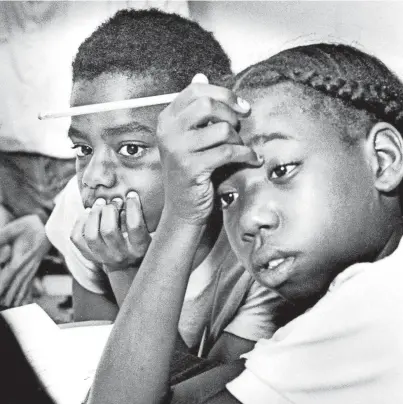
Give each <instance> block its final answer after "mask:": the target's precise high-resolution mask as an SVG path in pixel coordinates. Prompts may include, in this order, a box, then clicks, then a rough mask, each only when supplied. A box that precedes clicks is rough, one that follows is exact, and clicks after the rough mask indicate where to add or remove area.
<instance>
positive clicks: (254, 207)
mask: <svg viewBox="0 0 403 404" xmlns="http://www.w3.org/2000/svg"><path fill="white" fill-rule="evenodd" d="M279 224H280V218H279V215H278V212H277V209H276V208H275V204H274V202H273V201H272V200H271V199H270V198H269V195H268V194H267V192H265V191H260V192H255V193H253V194H248V196H247V201H246V203H244V204H243V207H242V211H241V216H240V220H239V225H240V230H241V237H242V240H243V241H246V242H249V241H253V240H254V238H255V237H256V236H257V235H258V234H259V233H260V232H261V231H262V230H266V231H269V232H272V231H275V230H276V229H277V228H278V226H279Z"/></svg>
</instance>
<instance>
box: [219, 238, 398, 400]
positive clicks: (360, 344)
mask: <svg viewBox="0 0 403 404" xmlns="http://www.w3.org/2000/svg"><path fill="white" fill-rule="evenodd" d="M402 263H403V241H401V242H400V245H399V247H398V249H397V250H396V251H395V252H394V253H393V254H392V255H390V256H388V257H386V258H384V259H382V260H380V261H377V262H375V263H361V264H355V265H353V266H351V267H349V268H347V269H346V270H345V271H343V272H342V273H341V274H339V275H338V276H337V277H336V278H335V280H334V281H333V283H332V285H331V287H330V288H329V291H328V293H327V294H326V295H325V296H324V297H323V298H322V299H321V300H320V301H319V302H318V303H317V304H316V305H315V306H314V307H313V308H312V309H310V310H309V311H307V312H306V313H305V314H303V315H301V316H299V317H298V318H296V319H295V320H293V321H291V322H290V323H288V324H287V325H286V326H285V327H282V328H280V329H279V330H277V332H276V333H275V334H274V335H273V337H272V338H271V339H269V340H268V339H262V340H259V341H258V342H257V344H256V346H255V348H254V349H253V350H252V351H251V352H249V353H248V354H246V355H245V357H246V358H247V361H246V370H245V371H244V372H243V373H242V374H241V375H240V376H239V377H238V378H236V379H235V380H233V381H232V382H230V383H228V384H227V388H228V390H229V391H230V392H231V393H232V394H233V395H234V396H235V397H236V398H237V399H238V400H239V401H240V402H241V403H243V404H249V403H250V404H286V403H287V404H290V403H294V404H308V403H309V404H316V403H317V404H340V403H346V404H380V403H385V404H386V403H403V293H402V285H403V271H402Z"/></svg>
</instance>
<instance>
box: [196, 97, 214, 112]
mask: <svg viewBox="0 0 403 404" xmlns="http://www.w3.org/2000/svg"><path fill="white" fill-rule="evenodd" d="M197 107H198V109H199V110H200V111H203V112H204V113H207V112H211V110H212V109H213V100H212V99H211V98H210V97H207V96H202V97H200V98H199V99H198V100H197Z"/></svg>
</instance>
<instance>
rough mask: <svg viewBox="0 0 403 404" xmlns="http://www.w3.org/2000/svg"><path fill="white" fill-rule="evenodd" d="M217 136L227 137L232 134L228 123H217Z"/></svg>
mask: <svg viewBox="0 0 403 404" xmlns="http://www.w3.org/2000/svg"><path fill="white" fill-rule="evenodd" d="M217 130H218V134H219V135H221V136H223V137H227V136H229V135H230V134H231V133H232V126H231V124H230V123H228V122H219V123H217Z"/></svg>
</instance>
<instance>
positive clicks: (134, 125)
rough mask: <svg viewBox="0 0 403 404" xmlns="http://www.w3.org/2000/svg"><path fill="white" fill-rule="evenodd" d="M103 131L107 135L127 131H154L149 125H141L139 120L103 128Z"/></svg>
mask: <svg viewBox="0 0 403 404" xmlns="http://www.w3.org/2000/svg"><path fill="white" fill-rule="evenodd" d="M104 132H105V134H106V135H108V136H117V135H122V134H124V133H127V132H146V133H149V134H153V133H154V131H153V130H152V129H151V128H150V127H149V126H146V125H143V124H141V123H139V122H129V123H127V124H124V125H119V126H115V127H111V128H107V129H105V130H104Z"/></svg>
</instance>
